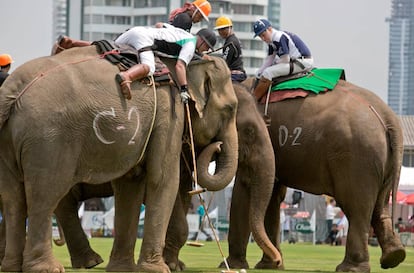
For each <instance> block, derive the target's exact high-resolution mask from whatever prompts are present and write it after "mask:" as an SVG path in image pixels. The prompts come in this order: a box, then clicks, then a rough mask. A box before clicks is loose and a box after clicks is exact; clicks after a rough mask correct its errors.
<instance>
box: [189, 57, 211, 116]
mask: <svg viewBox="0 0 414 273" xmlns="http://www.w3.org/2000/svg"><path fill="white" fill-rule="evenodd" d="M212 65H214V61H211V60H197V61H192V62H191V63H190V64H189V66H188V68H187V79H188V85H189V90H188V92H189V93H190V95H191V98H192V99H193V101H194V102H195V108H196V110H197V113H198V115H199V117H200V118H203V111H204V107H205V106H206V104H207V100H208V97H209V96H210V88H211V81H210V79H211V77H212V75H211V74H212V73H213V72H212V69H211V66H212Z"/></svg>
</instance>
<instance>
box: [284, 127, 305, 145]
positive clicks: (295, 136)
mask: <svg viewBox="0 0 414 273" xmlns="http://www.w3.org/2000/svg"><path fill="white" fill-rule="evenodd" d="M301 133H302V127H295V128H294V129H293V134H292V135H290V134H289V129H288V128H287V127H286V126H285V125H280V126H279V146H280V147H282V146H285V145H286V143H287V141H288V139H289V138H290V137H293V140H292V142H291V143H290V145H291V146H297V145H301V143H300V142H299V141H298V140H299V137H300V135H301Z"/></svg>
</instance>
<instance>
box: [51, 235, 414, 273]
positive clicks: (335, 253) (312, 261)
mask: <svg viewBox="0 0 414 273" xmlns="http://www.w3.org/2000/svg"><path fill="white" fill-rule="evenodd" d="M90 242H91V246H92V247H93V249H94V250H95V251H96V252H98V253H99V254H100V255H101V256H102V258H103V259H104V261H105V262H104V263H103V264H101V265H99V266H97V267H96V268H94V269H89V270H74V269H72V268H71V267H70V258H69V254H68V252H67V248H66V246H64V247H57V246H54V247H53V251H54V253H55V255H56V257H57V258H58V259H59V261H61V262H62V263H63V265H64V266H65V269H66V272H104V271H105V266H106V263H107V262H108V259H109V254H110V251H111V247H112V239H110V238H92V239H91V240H90ZM140 243H141V240H138V241H137V250H138V251H139V246H140ZM204 243H205V245H204V246H203V247H191V246H184V247H183V249H182V250H181V254H180V259H181V260H182V261H184V263H185V264H186V265H187V269H186V271H185V272H198V273H201V272H203V273H220V272H221V269H218V268H217V266H218V265H219V264H220V263H221V262H222V261H223V257H222V256H221V254H220V251H219V248H218V246H217V244H216V242H204ZM220 245H221V248H222V250H223V253H224V255H225V256H226V257H227V253H228V248H227V243H226V242H225V241H223V242H220ZM138 251H136V252H135V257H136V258H137V257H138ZM282 251H283V256H284V262H285V272H288V273H300V272H325V273H328V272H334V271H335V267H336V265H338V264H339V263H340V262H341V261H342V259H343V256H344V253H345V247H343V246H329V245H316V246H314V245H311V244H309V243H297V244H288V243H284V244H282ZM406 251H407V257H406V259H405V261H404V262H403V263H402V264H400V265H399V266H398V267H396V268H393V269H387V270H384V269H381V267H380V264H379V259H380V256H381V249H380V248H379V247H369V252H370V257H371V258H370V261H371V272H372V273H379V272H389V273H397V272H398V273H413V272H414V248H413V247H407V248H406ZM261 256H262V252H261V250H260V249H259V248H258V247H257V245H256V244H255V243H250V244H249V246H248V250H247V260H248V262H249V265H250V267H254V265H255V264H256V263H257V262H258V261H259V260H260V258H261ZM264 272H274V271H270V270H253V269H249V270H248V273H264Z"/></svg>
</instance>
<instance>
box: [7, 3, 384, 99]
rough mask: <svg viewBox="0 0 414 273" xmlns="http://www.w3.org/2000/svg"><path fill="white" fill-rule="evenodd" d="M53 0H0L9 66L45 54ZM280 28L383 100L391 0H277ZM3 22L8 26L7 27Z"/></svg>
mask: <svg viewBox="0 0 414 273" xmlns="http://www.w3.org/2000/svg"><path fill="white" fill-rule="evenodd" d="M52 1H53V0H36V1H34V0H0V10H1V11H2V12H1V14H2V16H1V20H2V25H3V28H2V31H1V35H0V52H1V53H3V52H5V53H9V54H11V55H12V57H13V58H14V60H15V63H14V64H13V67H12V70H13V69H14V68H16V67H17V66H18V65H21V64H23V63H24V62H26V61H28V60H31V59H33V58H36V57H40V56H44V55H48V54H49V53H50V49H51V46H52V43H53V41H54V38H55V37H52V4H51V3H52ZM281 5H282V11H281V28H282V29H285V30H289V31H292V32H295V33H296V34H298V35H299V36H301V37H302V38H303V40H304V41H305V42H306V43H307V44H308V45H309V47H310V49H311V51H312V54H313V56H314V58H315V64H316V66H317V67H341V68H344V69H345V72H346V76H347V79H348V80H349V81H351V82H353V83H355V84H357V85H360V86H362V87H365V88H367V89H370V90H371V91H373V92H375V93H377V94H378V95H379V96H380V97H381V98H382V99H383V100H384V101H387V82H388V32H389V28H388V27H389V25H388V23H386V22H385V19H386V18H387V17H389V16H390V11H391V0H347V1H344V0H281ZM6 25H7V27H6Z"/></svg>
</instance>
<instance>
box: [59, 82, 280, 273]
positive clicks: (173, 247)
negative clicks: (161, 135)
mask: <svg viewBox="0 0 414 273" xmlns="http://www.w3.org/2000/svg"><path fill="white" fill-rule="evenodd" d="M233 87H234V91H235V93H236V96H237V99H238V110H237V115H236V125H237V127H238V132H237V134H238V142H239V153H238V154H239V157H238V169H237V174H236V179H235V183H234V191H237V189H238V188H239V187H240V184H243V185H245V186H247V187H248V188H249V189H251V194H250V193H248V194H247V195H246V196H244V197H243V198H240V199H233V200H232V203H233V202H234V203H238V202H243V203H246V204H249V209H248V210H246V212H247V211H250V212H255V215H253V216H252V217H250V219H252V221H251V222H250V225H253V227H252V229H253V230H254V229H255V227H254V226H257V225H258V223H263V222H264V215H263V213H262V214H261V213H260V212H265V211H266V207H267V206H268V203H269V200H270V198H271V196H270V194H271V193H272V189H273V184H274V174H275V159H274V153H273V149H272V144H271V141H270V136H269V134H268V132H267V129H266V125H265V123H264V121H263V120H262V119H261V114H260V112H259V111H258V109H257V107H256V104H255V101H254V99H253V97H252V96H251V95H250V93H249V92H248V91H247V89H246V88H245V87H244V86H243V85H241V84H240V83H237V82H233ZM189 153H190V151H189V146H188V145H184V146H183V155H185V157H184V156H183V157H182V161H190V163H191V160H189V159H188V157H189ZM181 166H186V163H185V162H181ZM258 166H261V167H263V168H264V169H265V170H264V171H262V172H261V173H260V174H258V175H257V176H256V175H255V171H256V170H255V168H257V167H258ZM180 181H181V182H180V186H179V194H178V195H177V200H176V203H175V206H174V209H173V213H172V216H171V218H170V223H169V226H168V231H167V236H166V246H165V248H164V252H163V254H164V260H165V262H166V263H167V265H168V266H169V268H170V269H171V270H173V271H182V270H184V269H185V264H184V262H182V261H180V260H179V258H178V255H179V250H180V249H181V247H182V246H183V245H184V243H185V242H186V239H187V237H188V225H187V220H186V213H187V211H188V207H189V206H190V202H191V196H190V195H189V194H188V192H189V191H190V190H192V183H191V181H192V180H191V170H188V169H187V168H185V167H181V176H180ZM111 192H112V188H111V186H110V183H105V184H99V185H88V184H85V183H80V184H77V185H75V186H74V187H73V188H72V189H71V190H70V192H69V193H68V194H67V195H66V196H65V197H64V198H63V199H62V200H61V201H60V202H59V205H58V208H57V209H56V210H55V214H56V217H57V219H58V223H59V225H60V226H61V227H62V229H63V232H64V235H65V239H66V242H67V245H68V249H69V253H70V256H71V262H72V267H74V268H91V267H94V266H96V265H98V264H99V263H101V262H102V258H101V256H99V254H97V253H96V252H95V251H94V250H93V249H92V248H91V247H90V244H89V242H88V239H87V237H86V236H85V234H84V232H83V230H82V227H81V225H80V222H79V219H78V216H77V205H78V202H79V201H82V200H85V199H87V198H91V197H107V196H109V195H111ZM246 200H250V201H246ZM253 201H255V202H253ZM140 202H143V197H142V196H141V197H140V199H139V200H137V202H136V204H139V203H140ZM245 224H246V223H245ZM131 230H135V231H136V229H134V228H131ZM262 232H264V231H262ZM260 234H261V233H260V232H258V235H257V236H255V238H256V240H259V239H260V236H261V235H260ZM128 253H131V252H128ZM129 256H130V255H129ZM112 259H113V257H112V256H111V261H110V264H111V263H113V262H112ZM127 260H128V262H127V264H128V266H125V267H123V268H122V269H123V270H124V271H131V261H132V260H133V258H131V257H129V258H128V259H127Z"/></svg>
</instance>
